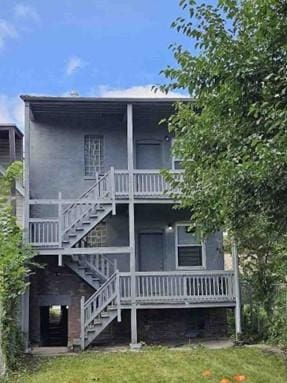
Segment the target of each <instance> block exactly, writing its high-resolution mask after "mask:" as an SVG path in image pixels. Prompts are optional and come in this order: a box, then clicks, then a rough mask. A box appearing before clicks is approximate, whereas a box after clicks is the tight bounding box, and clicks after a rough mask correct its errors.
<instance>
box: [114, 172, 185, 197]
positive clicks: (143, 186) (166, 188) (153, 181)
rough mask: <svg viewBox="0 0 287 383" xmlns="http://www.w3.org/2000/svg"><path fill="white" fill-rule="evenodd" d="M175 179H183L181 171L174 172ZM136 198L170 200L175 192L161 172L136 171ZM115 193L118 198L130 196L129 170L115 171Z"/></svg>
mask: <svg viewBox="0 0 287 383" xmlns="http://www.w3.org/2000/svg"><path fill="white" fill-rule="evenodd" d="M173 173H174V175H175V177H176V178H177V179H178V180H180V179H181V178H182V172H181V171H173ZM133 175H134V176H133V178H134V197H135V198H141V197H142V198H144V197H155V198H159V197H160V198H168V197H169V193H170V192H175V191H176V190H174V189H173V188H172V187H171V185H170V184H169V183H168V182H167V181H166V180H165V178H164V177H163V175H162V174H161V171H160V170H153V169H152V170H134V171H133ZM115 183H116V184H115V192H116V196H117V197H124V196H126V195H128V194H129V174H128V171H127V170H116V171H115Z"/></svg>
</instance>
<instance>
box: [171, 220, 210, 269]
mask: <svg viewBox="0 0 287 383" xmlns="http://www.w3.org/2000/svg"><path fill="white" fill-rule="evenodd" d="M189 225H190V223H189V222H177V223H176V224H175V263H176V265H175V266H176V269H177V270H205V269H206V240H201V242H200V245H201V254H202V265H201V266H179V264H178V247H179V246H180V247H191V246H199V244H185V245H179V244H178V230H177V228H178V227H180V226H189Z"/></svg>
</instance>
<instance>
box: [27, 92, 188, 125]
mask: <svg viewBox="0 0 287 383" xmlns="http://www.w3.org/2000/svg"><path fill="white" fill-rule="evenodd" d="M21 99H22V100H23V101H25V102H26V103H29V105H30V110H31V112H32V114H33V116H34V118H35V119H36V120H37V119H38V118H39V117H41V116H43V117H44V116H50V117H53V116H57V117H58V116H64V117H66V116H78V117H80V116H82V117H94V116H97V115H121V116H124V115H125V114H126V110H127V105H128V104H133V105H134V114H135V115H136V116H139V117H140V116H143V115H147V114H150V115H153V114H154V113H156V114H158V115H168V114H171V113H172V112H173V110H174V104H175V103H176V102H190V101H191V99H190V98H188V97H182V98H170V97H164V98H162V97H161V98H157V97H150V98H130V97H129V98H125V97H123V98H121V97H116V98H112V97H108V98H106V97H79V96H73V97H51V96H30V95H22V96H21Z"/></svg>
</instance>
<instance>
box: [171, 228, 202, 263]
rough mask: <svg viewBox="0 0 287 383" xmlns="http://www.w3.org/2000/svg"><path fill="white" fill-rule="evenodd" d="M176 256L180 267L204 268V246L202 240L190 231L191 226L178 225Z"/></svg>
mask: <svg viewBox="0 0 287 383" xmlns="http://www.w3.org/2000/svg"><path fill="white" fill-rule="evenodd" d="M176 255H177V266H178V267H201V266H203V246H202V242H201V239H200V238H199V237H198V236H197V235H196V234H195V233H193V232H190V231H189V226H188V225H184V224H177V225H176Z"/></svg>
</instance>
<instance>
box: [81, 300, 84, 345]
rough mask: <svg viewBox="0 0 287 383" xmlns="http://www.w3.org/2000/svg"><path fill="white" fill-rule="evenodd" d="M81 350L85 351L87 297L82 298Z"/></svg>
mask: <svg viewBox="0 0 287 383" xmlns="http://www.w3.org/2000/svg"><path fill="white" fill-rule="evenodd" d="M81 349H82V350H84V349H85V297H84V296H82V297H81Z"/></svg>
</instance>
